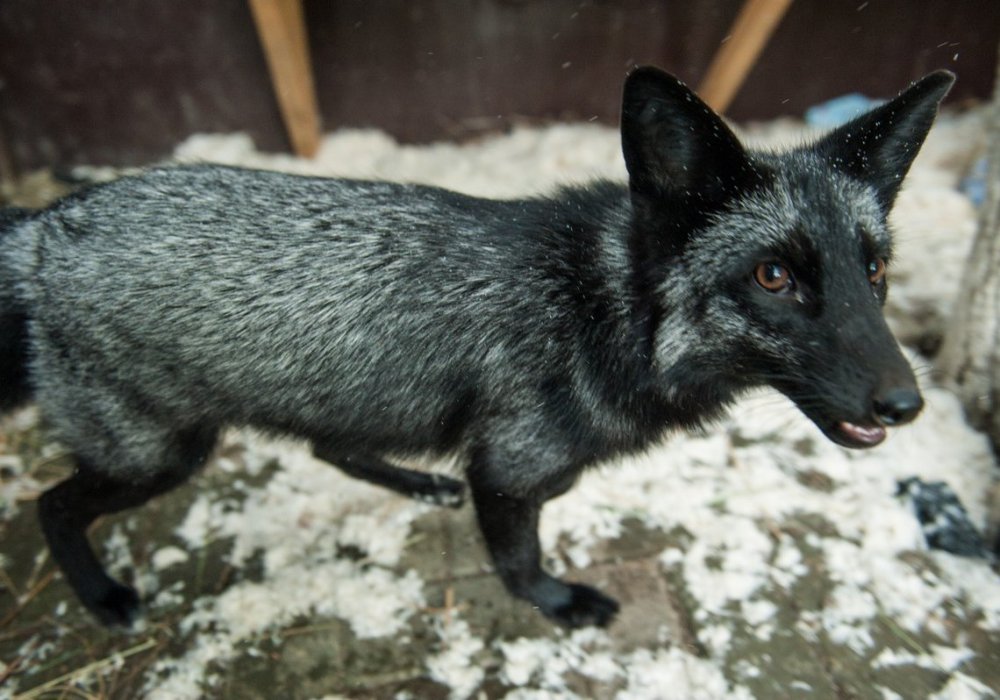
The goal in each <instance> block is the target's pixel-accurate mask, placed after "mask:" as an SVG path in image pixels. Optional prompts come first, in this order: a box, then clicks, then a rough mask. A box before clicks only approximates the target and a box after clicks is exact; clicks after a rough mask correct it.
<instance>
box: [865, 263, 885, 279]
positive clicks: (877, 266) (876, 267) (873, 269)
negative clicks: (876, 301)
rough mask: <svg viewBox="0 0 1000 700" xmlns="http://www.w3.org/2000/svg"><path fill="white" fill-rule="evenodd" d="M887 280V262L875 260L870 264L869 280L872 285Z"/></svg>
mask: <svg viewBox="0 0 1000 700" xmlns="http://www.w3.org/2000/svg"><path fill="white" fill-rule="evenodd" d="M884 278H885V260H883V259H882V258H875V259H874V260H872V261H871V262H869V263H868V280H869V281H870V282H871V283H872V284H878V283H879V282H881V281H882V280H883V279H884Z"/></svg>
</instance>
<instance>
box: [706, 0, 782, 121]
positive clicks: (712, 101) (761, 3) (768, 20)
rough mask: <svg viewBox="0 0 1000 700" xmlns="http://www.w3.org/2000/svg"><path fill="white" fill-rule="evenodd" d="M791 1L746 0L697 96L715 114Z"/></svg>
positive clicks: (726, 105) (726, 104)
mask: <svg viewBox="0 0 1000 700" xmlns="http://www.w3.org/2000/svg"><path fill="white" fill-rule="evenodd" d="M791 4H792V0H746V2H745V3H743V7H742V8H741V9H740V14H739V15H737V17H736V21H735V22H733V26H732V27H731V28H730V30H729V36H728V37H726V41H725V42H724V43H723V44H722V46H720V47H719V50H718V51H717V52H716V54H715V58H713V59H712V64H711V65H710V66H709V67H708V74H707V75H706V76H705V80H704V81H703V82H702V84H701V87H699V89H698V95H699V96H700V97H701V99H703V100H705V102H706V103H707V104H708V106H709V107H711V108H712V109H714V110H715V111H716V112H718V113H719V114H722V113H723V112H725V111H726V110H727V109H728V108H729V104H730V103H731V102H732V101H733V97H735V96H736V93H737V92H738V91H739V89H740V87H741V86H742V85H743V80H744V79H745V78H746V77H747V73H749V72H750V69H751V68H753V66H754V64H755V63H756V62H757V57H758V56H759V55H760V52H761V51H762V50H763V49H764V46H766V45H767V41H768V39H770V38H771V34H772V33H773V32H774V30H775V28H776V27H777V26H778V22H780V21H781V18H782V17H784V16H785V12H786V11H787V10H788V6H789V5H791Z"/></svg>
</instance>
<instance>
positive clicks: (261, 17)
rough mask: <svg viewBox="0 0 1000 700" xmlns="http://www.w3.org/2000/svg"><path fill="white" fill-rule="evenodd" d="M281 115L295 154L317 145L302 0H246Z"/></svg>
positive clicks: (313, 152) (309, 154)
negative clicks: (247, 0)
mask: <svg viewBox="0 0 1000 700" xmlns="http://www.w3.org/2000/svg"><path fill="white" fill-rule="evenodd" d="M249 3H250V10H251V12H252V13H253V19H254V24H256V26H257V35H258V36H259V37H260V43H261V46H262V47H263V49H264V56H265V58H266V59H267V68H268V71H269V72H270V74H271V84H272V86H273V87H274V94H275V97H277V99H278V107H279V109H280V110H281V118H282V119H283V120H284V122H285V129H286V130H287V131H288V140H289V141H290V142H291V144H292V150H293V151H295V154H296V155H299V156H304V157H307V158H311V157H312V156H314V155H316V151H317V149H318V148H319V137H320V129H319V108H318V106H317V103H316V88H315V85H314V83H313V75H312V64H311V62H310V60H309V44H308V40H307V39H306V24H305V18H304V15H303V12H302V0H249Z"/></svg>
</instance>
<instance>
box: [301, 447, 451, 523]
mask: <svg viewBox="0 0 1000 700" xmlns="http://www.w3.org/2000/svg"><path fill="white" fill-rule="evenodd" d="M313 453H314V454H315V455H316V456H317V457H319V458H320V459H322V460H323V461H325V462H329V463H331V464H333V465H336V466H337V467H340V469H342V470H343V471H344V472H345V473H347V474H349V475H351V476H353V477H354V478H356V479H364V480H365V481H368V482H371V483H373V484H378V485H379V486H384V487H385V488H387V489H391V490H392V491H396V492H397V493H401V494H403V495H404V496H409V497H410V498H415V499H417V500H419V501H427V502H428V503H433V504H435V505H440V506H449V507H451V508H459V507H461V505H462V503H463V502H464V500H465V484H463V483H462V482H461V481H458V480H457V479H452V478H451V477H447V476H442V475H440V474H428V473H426V472H418V471H415V470H413V469H404V468H403V467H397V466H394V465H392V464H389V463H388V462H386V461H384V460H383V459H381V458H379V457H376V456H374V455H370V454H351V453H345V452H341V451H338V450H336V449H335V448H331V447H328V446H324V445H316V446H315V447H314V448H313Z"/></svg>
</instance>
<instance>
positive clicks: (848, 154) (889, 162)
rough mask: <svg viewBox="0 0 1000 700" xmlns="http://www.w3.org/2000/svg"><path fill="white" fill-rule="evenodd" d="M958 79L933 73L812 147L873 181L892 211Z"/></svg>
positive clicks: (836, 165) (835, 163) (881, 201)
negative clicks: (928, 134)
mask: <svg viewBox="0 0 1000 700" xmlns="http://www.w3.org/2000/svg"><path fill="white" fill-rule="evenodd" d="M954 82H955V75H954V74H953V73H951V72H949V71H946V70H939V71H935V72H934V73H931V74H930V75H927V76H925V77H923V78H921V79H920V80H918V81H916V82H915V83H913V84H912V85H911V86H910V87H908V88H907V89H906V90H904V91H903V92H901V93H900V94H899V96H897V97H896V98H895V99H893V100H891V101H890V102H887V103H885V104H884V105H881V106H880V107H876V108H875V109H873V110H871V111H870V112H867V113H865V114H862V115H861V116H860V117H857V118H856V119H853V120H851V121H849V122H848V123H847V124H844V125H843V126H841V127H838V128H837V129H836V130H834V131H833V132H831V133H830V134H828V135H827V136H825V137H824V138H823V139H822V140H821V141H820V142H819V143H817V144H816V146H815V147H814V148H815V150H816V152H818V153H819V154H820V155H821V156H823V157H824V158H826V160H827V161H829V162H830V164H831V165H832V166H833V167H834V168H836V169H838V170H841V171H843V172H845V173H847V174H848V175H851V176H853V177H856V178H858V179H860V180H862V181H864V182H867V183H869V184H871V185H872V186H873V187H874V188H875V191H876V192H877V195H878V200H879V204H880V205H881V206H882V207H883V209H884V210H885V211H888V210H889V209H890V208H891V207H892V203H893V201H894V200H895V199H896V194H897V193H898V192H899V187H900V185H901V184H902V182H903V178H904V177H905V176H906V173H907V172H908V171H909V169H910V165H912V164H913V159H914V158H916V157H917V152H918V151H919V150H920V147H921V146H922V145H923V143H924V139H925V138H927V132H929V131H930V129H931V125H932V124H933V123H934V117H935V116H936V115H937V110H938V105H939V104H940V103H941V100H942V99H943V98H944V96H945V95H946V94H947V93H948V90H949V89H951V86H952V83H954Z"/></svg>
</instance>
